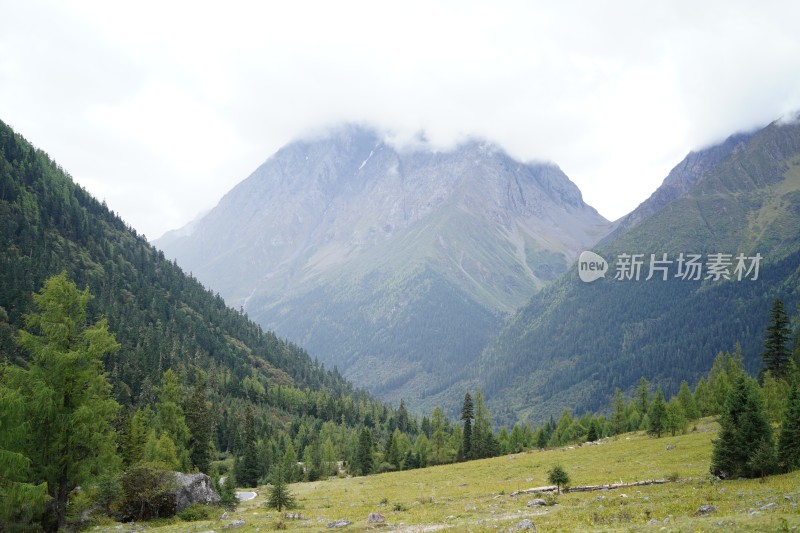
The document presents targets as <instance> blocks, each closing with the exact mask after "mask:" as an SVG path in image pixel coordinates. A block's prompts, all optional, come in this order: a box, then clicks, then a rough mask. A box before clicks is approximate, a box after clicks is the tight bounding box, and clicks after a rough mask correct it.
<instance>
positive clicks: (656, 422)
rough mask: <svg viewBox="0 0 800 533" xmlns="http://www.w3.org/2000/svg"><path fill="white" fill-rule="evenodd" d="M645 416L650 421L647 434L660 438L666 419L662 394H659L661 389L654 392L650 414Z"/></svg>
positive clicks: (665, 408)
mask: <svg viewBox="0 0 800 533" xmlns="http://www.w3.org/2000/svg"><path fill="white" fill-rule="evenodd" d="M647 416H648V417H649V419H650V427H649V428H647V432H648V433H649V434H650V435H655V436H656V437H659V438H660V437H661V434H662V433H663V432H664V429H665V421H666V417H667V406H666V403H665V402H664V393H663V392H661V387H659V388H658V390H657V391H656V396H655V398H653V403H652V404H651V405H650V412H649V413H648V415H647Z"/></svg>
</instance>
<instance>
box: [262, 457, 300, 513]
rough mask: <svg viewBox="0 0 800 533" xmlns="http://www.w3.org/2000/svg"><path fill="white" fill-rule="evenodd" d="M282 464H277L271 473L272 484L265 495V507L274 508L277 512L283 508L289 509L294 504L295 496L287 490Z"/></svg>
mask: <svg viewBox="0 0 800 533" xmlns="http://www.w3.org/2000/svg"><path fill="white" fill-rule="evenodd" d="M284 470H285V468H284V466H283V465H278V466H277V467H276V468H275V470H274V472H273V474H272V486H271V487H270V488H269V496H268V497H267V507H270V508H272V509H276V510H277V511H278V512H279V513H280V512H281V511H283V510H284V509H291V508H293V507H294V506H295V498H294V496H293V495H292V493H291V492H290V491H289V485H288V483H287V481H286V479H287V475H286V472H285V471H284Z"/></svg>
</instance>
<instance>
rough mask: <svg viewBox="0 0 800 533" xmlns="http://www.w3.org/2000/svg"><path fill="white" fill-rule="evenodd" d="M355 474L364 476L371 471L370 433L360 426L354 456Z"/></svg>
mask: <svg viewBox="0 0 800 533" xmlns="http://www.w3.org/2000/svg"><path fill="white" fill-rule="evenodd" d="M354 459H355V461H354V462H355V464H354V465H353V466H354V467H355V468H354V469H355V473H356V475H362V476H366V475H367V474H370V473H371V472H372V433H371V432H370V430H369V429H368V428H366V427H365V428H362V429H361V433H360V434H359V436H358V448H357V449H356V455H355V457H354Z"/></svg>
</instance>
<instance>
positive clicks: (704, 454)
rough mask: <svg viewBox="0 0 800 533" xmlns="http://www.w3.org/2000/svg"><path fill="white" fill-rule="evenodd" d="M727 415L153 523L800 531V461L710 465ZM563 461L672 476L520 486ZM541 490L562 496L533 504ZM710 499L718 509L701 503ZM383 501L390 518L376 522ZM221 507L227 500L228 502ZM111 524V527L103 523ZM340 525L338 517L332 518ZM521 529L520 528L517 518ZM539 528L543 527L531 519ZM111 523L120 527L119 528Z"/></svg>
mask: <svg viewBox="0 0 800 533" xmlns="http://www.w3.org/2000/svg"><path fill="white" fill-rule="evenodd" d="M717 431H718V427H717V425H716V424H715V423H714V422H713V421H711V420H710V419H703V420H701V421H699V422H698V423H697V424H696V427H695V428H694V429H692V430H691V431H690V432H689V433H688V434H686V435H678V436H675V437H664V438H661V439H653V438H651V437H648V436H647V435H645V434H643V433H641V432H636V433H626V434H622V435H618V436H616V437H612V438H608V439H603V440H602V441H600V442H599V443H597V444H595V445H587V444H584V445H575V446H567V447H563V448H558V449H553V450H547V451H527V452H524V453H518V454H513V455H509V456H504V457H498V458H493V459H484V460H480V461H471V462H468V463H461V464H456V465H446V466H436V467H430V468H426V469H424V470H421V471H412V472H395V473H386V474H379V475H374V476H368V477H355V478H349V477H348V478H342V479H329V480H327V481H317V482H314V483H302V484H297V485H292V486H291V487H290V489H291V491H292V492H293V493H295V495H296V497H297V502H298V503H297V508H295V509H292V510H291V511H290V512H291V513H292V515H294V516H301V517H302V518H300V519H287V518H285V517H284V516H283V515H284V514H285V513H277V512H276V511H275V510H274V509H268V508H266V507H265V506H264V502H265V500H266V496H265V494H266V493H267V490H266V489H267V488H266V487H260V488H258V489H257V490H258V491H259V496H258V497H257V498H256V499H254V500H252V501H249V502H246V503H243V504H241V505H240V506H239V508H238V510H237V511H236V512H234V513H228V515H227V517H226V518H225V519H219V517H214V519H212V520H208V521H200V522H191V523H187V522H182V521H180V520H178V519H173V520H171V521H170V522H171V523H162V524H161V525H157V524H153V525H152V526H149V527H148V531H158V532H161V533H173V532H175V533H177V532H179V531H187V530H191V531H205V530H219V529H222V528H224V527H225V526H226V525H228V524H230V523H231V522H233V521H235V520H242V521H243V522H244V524H243V525H241V526H240V527H238V528H236V529H235V531H257V530H260V531H265V530H273V529H277V527H276V524H281V525H280V526H279V527H280V528H281V529H284V528H285V530H287V531H308V530H313V531H317V530H327V528H326V526H327V525H328V524H331V523H333V522H335V521H336V520H346V521H347V522H350V525H348V526H347V527H346V528H344V530H346V531H372V530H375V529H378V530H387V529H388V530H391V531H408V532H412V531H413V532H419V531H438V530H443V531H475V532H478V531H515V529H514V528H515V527H516V526H517V525H518V524H523V523H524V521H526V520H528V521H530V522H531V523H532V524H533V525H535V528H536V529H535V530H536V531H659V530H661V529H662V528H664V527H666V530H668V531H698V530H702V531H748V532H750V531H765V532H766V531H793V530H794V529H792V528H795V529H796V528H798V527H799V526H800V507H798V506H799V505H800V489H798V487H800V472H794V473H791V474H785V475H780V476H771V477H769V478H768V479H767V480H765V481H760V480H757V479H752V480H739V481H726V482H720V481H717V480H715V479H714V478H712V477H711V476H709V473H708V467H709V457H710V454H711V441H712V439H714V438H716V437H717ZM556 463H558V464H562V465H563V466H564V468H565V470H566V471H567V472H568V473H569V476H570V478H571V480H572V484H573V485H594V484H609V483H618V482H632V481H638V480H649V479H665V480H668V482H667V483H665V484H663V485H650V486H642V487H631V488H626V489H614V490H605V491H594V492H580V493H577V492H573V493H570V492H566V493H564V494H561V495H560V496H556V495H551V496H548V495H546V494H535V493H528V494H519V495H516V496H513V495H512V493H514V492H515V491H519V490H522V489H527V488H530V487H537V486H543V485H549V484H550V483H549V482H548V480H547V471H548V469H550V468H551V467H552V465H554V464H556ZM536 498H543V499H545V500H547V501H549V502H550V503H555V505H544V506H529V502H531V501H532V500H534V499H536ZM706 505H710V506H712V507H713V509H714V510H713V511H712V512H709V513H705V514H704V513H703V512H699V511H698V510H699V509H700V508H701V507H702V506H706ZM370 513H380V514H381V515H383V516H384V518H385V523H368V522H367V517H368V516H369V515H370ZM218 514H219V515H220V516H221V514H222V513H221V512H219V513H218ZM100 530H101V531H103V529H102V528H100ZM333 530H334V531H335V530H336V529H333ZM516 530H517V531H520V530H522V529H516ZM531 530H533V528H531ZM109 531H112V530H111V529H109Z"/></svg>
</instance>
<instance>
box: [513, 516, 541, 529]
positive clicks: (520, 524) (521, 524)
mask: <svg viewBox="0 0 800 533" xmlns="http://www.w3.org/2000/svg"><path fill="white" fill-rule="evenodd" d="M531 529H532V530H534V531H536V525H535V524H534V523H533V522H531V521H530V520H528V519H527V518H526V519H525V520H523V521H522V522H518V523H517V524H516V525H514V526H513V527H512V528H511V529H509V531H529V530H531Z"/></svg>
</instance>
